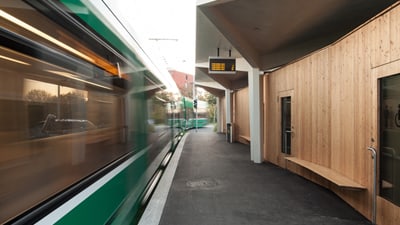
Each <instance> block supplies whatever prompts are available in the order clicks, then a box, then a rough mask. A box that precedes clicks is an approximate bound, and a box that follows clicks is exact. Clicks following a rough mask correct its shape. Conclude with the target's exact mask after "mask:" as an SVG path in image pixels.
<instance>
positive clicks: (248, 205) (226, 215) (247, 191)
mask: <svg viewBox="0 0 400 225" xmlns="http://www.w3.org/2000/svg"><path fill="white" fill-rule="evenodd" d="M186 135H188V136H187V137H186V140H185V143H184V145H183V148H182V153H181V156H180V159H179V163H177V170H176V172H175V175H174V176H173V180H172V185H171V187H170V189H169V193H168V197H167V198H166V202H165V207H164V209H163V211H162V214H161V219H160V221H159V224H161V225H192V224H193V225H225V224H226V225H239V224H246V225H253V224H254V225H257V224H263V225H268V224H271V225H272V224H274V225H295V224H296V225H299V224H302V225H312V224H316V225H365V224H371V223H370V222H369V221H368V220H367V219H365V218H364V217H363V216H362V215H360V214H359V213H357V212H356V211H355V210H354V209H353V208H352V207H350V206H349V205H348V204H346V203H345V202H344V201H342V200H341V199H340V198H339V197H338V196H336V195H335V194H334V193H332V192H331V191H329V190H327V189H325V188H323V187H320V186H319V185H316V184H314V183H312V182H310V181H308V180H306V179H304V178H302V177H300V176H298V175H296V174H293V173H291V172H289V171H287V170H285V169H282V168H279V167H277V166H275V165H273V164H269V163H263V164H255V163H253V162H251V160H250V147H249V146H248V145H244V144H240V143H232V144H230V143H227V142H226V139H225V135H223V134H217V133H215V132H213V131H212V128H202V129H199V130H198V131H197V132H196V131H195V130H192V131H190V132H189V133H188V134H186Z"/></svg>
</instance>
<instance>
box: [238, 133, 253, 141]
mask: <svg viewBox="0 0 400 225" xmlns="http://www.w3.org/2000/svg"><path fill="white" fill-rule="evenodd" d="M239 137H240V138H243V139H244V140H246V141H247V142H250V137H249V136H244V135H239Z"/></svg>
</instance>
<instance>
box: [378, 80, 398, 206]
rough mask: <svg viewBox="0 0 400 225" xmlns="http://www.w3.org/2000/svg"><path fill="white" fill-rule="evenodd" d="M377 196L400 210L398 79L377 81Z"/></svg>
mask: <svg viewBox="0 0 400 225" xmlns="http://www.w3.org/2000/svg"><path fill="white" fill-rule="evenodd" d="M379 144H380V146H379V150H380V151H379V160H380V162H379V195H380V196H381V197H383V198H385V199H387V200H389V201H391V202H392V203H394V204H396V205H398V206H400V75H394V76H390V77H385V78H382V79H381V80H380V142H379Z"/></svg>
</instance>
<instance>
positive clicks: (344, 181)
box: [285, 157, 367, 191]
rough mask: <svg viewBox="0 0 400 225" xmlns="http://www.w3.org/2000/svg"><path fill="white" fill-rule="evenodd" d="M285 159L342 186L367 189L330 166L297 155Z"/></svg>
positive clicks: (344, 187)
mask: <svg viewBox="0 0 400 225" xmlns="http://www.w3.org/2000/svg"><path fill="white" fill-rule="evenodd" d="M285 159H286V160H288V161H290V162H292V163H294V164H297V165H299V166H301V167H304V168H306V169H308V170H310V171H312V172H314V173H316V174H318V175H320V176H321V177H323V178H325V179H327V180H329V181H331V182H332V183H334V184H335V185H337V186H338V187H340V188H343V189H352V190H358V191H361V190H365V189H367V188H366V187H364V186H362V185H360V184H358V183H356V182H354V181H353V180H351V179H349V178H347V177H345V176H343V175H342V174H340V173H338V172H336V171H334V170H332V169H330V168H327V167H324V166H320V165H318V164H315V163H312V162H309V161H306V160H302V159H299V158H296V157H285Z"/></svg>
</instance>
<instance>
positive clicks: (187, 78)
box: [169, 70, 194, 98]
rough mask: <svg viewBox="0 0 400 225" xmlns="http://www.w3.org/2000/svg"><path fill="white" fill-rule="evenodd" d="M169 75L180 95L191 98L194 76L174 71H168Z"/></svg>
mask: <svg viewBox="0 0 400 225" xmlns="http://www.w3.org/2000/svg"><path fill="white" fill-rule="evenodd" d="M169 73H170V74H171V76H172V79H174V81H175V83H176V85H177V86H178V89H179V91H180V92H181V94H182V95H183V96H186V97H190V98H192V97H193V80H194V79H193V78H194V76H193V75H192V74H187V73H183V72H179V71H176V70H170V71H169Z"/></svg>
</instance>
